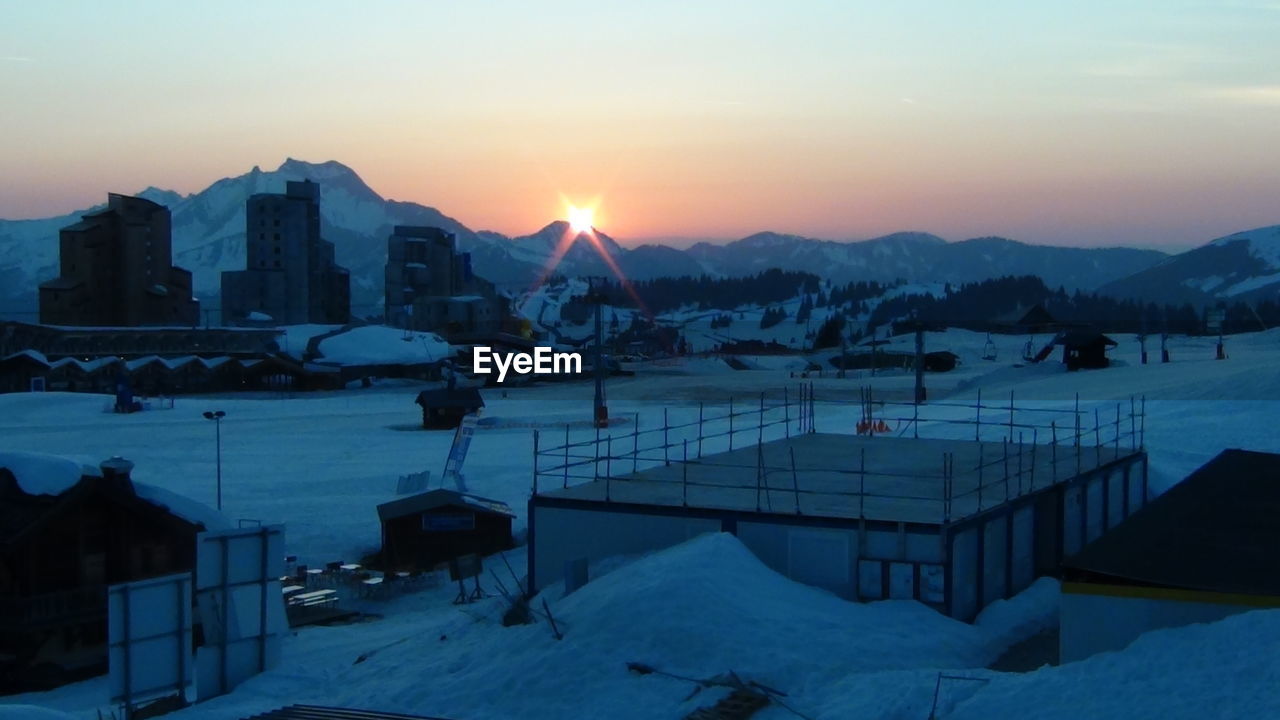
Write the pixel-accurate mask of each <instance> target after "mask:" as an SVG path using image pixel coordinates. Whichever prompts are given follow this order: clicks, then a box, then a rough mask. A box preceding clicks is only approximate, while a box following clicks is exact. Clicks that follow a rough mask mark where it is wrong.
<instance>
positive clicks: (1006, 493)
mask: <svg viewBox="0 0 1280 720" xmlns="http://www.w3.org/2000/svg"><path fill="white" fill-rule="evenodd" d="M1009 442H1010V441H1009V440H1008V439H1007V438H1006V439H1005V441H1004V499H1005V501H1006V502H1007V501H1008V500H1009Z"/></svg>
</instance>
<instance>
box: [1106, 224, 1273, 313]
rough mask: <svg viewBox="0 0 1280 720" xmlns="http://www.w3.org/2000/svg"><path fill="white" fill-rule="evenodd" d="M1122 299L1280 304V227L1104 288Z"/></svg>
mask: <svg viewBox="0 0 1280 720" xmlns="http://www.w3.org/2000/svg"><path fill="white" fill-rule="evenodd" d="M1102 292H1105V293H1107V294H1110V295H1114V296H1116V297H1132V298H1139V299H1141V300H1144V301H1148V302H1158V303H1181V302H1190V303H1192V304H1195V305H1200V304H1203V303H1206V302H1209V301H1212V300H1219V299H1225V300H1231V301H1235V300H1241V301H1246V302H1256V301H1259V300H1262V299H1270V300H1276V299H1277V298H1280V225H1272V226H1269V227H1261V228H1256V229H1253V230H1247V231H1244V232H1238V233H1235V234H1232V235H1227V236H1226V237H1221V238H1218V239H1217V240H1214V241H1212V242H1210V243H1208V244H1207V245H1203V246H1201V247H1198V248H1195V249H1193V250H1189V251H1187V252H1185V253H1182V254H1180V255H1175V256H1174V257H1171V258H1169V259H1167V260H1165V261H1164V262H1162V263H1160V264H1158V265H1155V266H1154V267H1151V268H1147V269H1146V270H1143V271H1141V272H1137V273H1134V274H1133V275H1130V276H1128V277H1125V278H1122V279H1120V280H1117V281H1115V282H1112V283H1109V284H1107V285H1105V286H1104V287H1103V288H1102Z"/></svg>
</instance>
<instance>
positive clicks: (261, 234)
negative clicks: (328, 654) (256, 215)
mask: <svg viewBox="0 0 1280 720" xmlns="http://www.w3.org/2000/svg"><path fill="white" fill-rule="evenodd" d="M258 239H259V240H266V239H267V234H266V233H258Z"/></svg>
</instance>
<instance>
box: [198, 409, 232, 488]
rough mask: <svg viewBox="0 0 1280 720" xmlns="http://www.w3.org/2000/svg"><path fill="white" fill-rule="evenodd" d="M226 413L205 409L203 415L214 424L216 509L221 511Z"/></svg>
mask: <svg viewBox="0 0 1280 720" xmlns="http://www.w3.org/2000/svg"><path fill="white" fill-rule="evenodd" d="M226 416H227V414H226V413H225V412H223V411H221V410H206V411H205V413H204V417H205V419H206V420H212V421H213V424H214V428H215V430H214V437H215V438H216V440H215V442H216V446H215V447H216V448H217V463H218V465H217V467H218V471H217V472H218V511H219V512H221V511H222V418H224V417H226Z"/></svg>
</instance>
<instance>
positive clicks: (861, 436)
mask: <svg viewBox="0 0 1280 720" xmlns="http://www.w3.org/2000/svg"><path fill="white" fill-rule="evenodd" d="M796 400H797V398H796V397H795V395H794V394H791V395H790V396H784V399H783V400H782V401H781V402H773V403H769V402H767V401H766V398H765V397H764V396H761V397H760V398H759V401H758V402H753V403H750V404H749V405H747V406H746V407H743V406H742V405H741V404H739V405H737V408H736V409H735V407H734V405H733V404H732V403H731V404H730V406H729V409H728V411H727V412H721V413H720V414H718V415H716V416H715V417H712V416H711V415H712V413H704V412H703V411H701V410H700V411H699V418H698V419H697V420H694V421H691V422H687V423H683V424H669V423H668V422H666V420H665V417H666V415H665V413H664V420H663V422H662V425H661V427H656V428H652V429H646V430H641V429H640V428H639V425H638V424H637V426H636V427H634V428H633V429H632V430H631V432H630V433H628V434H625V435H613V436H610V435H607V434H599V433H598V434H597V435H596V436H595V437H593V438H588V439H586V440H574V439H573V438H572V437H571V436H570V433H569V432H568V430H567V429H566V431H565V433H564V434H563V435H562V436H557V439H558V440H560V441H561V442H557V443H548V442H546V439H547V438H548V436H549V434H552V433H549V432H548V431H543V432H542V433H541V434H540V435H535V442H534V445H535V450H534V454H535V458H534V459H535V463H534V488H533V494H532V496H531V497H530V500H529V512H528V518H529V537H530V540H529V544H528V552H529V575H530V578H531V582H532V584H533V587H534V588H535V589H541V588H544V587H546V586H548V585H550V584H553V583H556V582H559V581H561V580H562V579H564V578H565V577H566V571H567V569H568V568H569V567H572V566H575V565H576V566H578V567H580V566H581V562H582V561H583V560H584V559H585V560H586V561H587V562H589V563H590V562H594V561H596V560H600V559H602V558H606V557H610V556H615V555H629V554H636V553H643V552H648V551H651V550H655V549H659V548H662V547H666V546H670V545H675V544H677V543H680V542H683V541H684V540H686V539H689V538H691V537H694V536H696V535H699V534H701V533H706V532H729V533H732V534H734V535H736V536H737V538H738V539H739V540H740V541H741V542H742V543H743V544H744V545H746V546H747V547H748V548H750V549H751V550H752V552H754V553H755V554H756V555H757V556H758V557H759V558H760V559H761V561H763V562H764V563H765V564H766V565H768V566H769V567H771V568H773V569H774V570H776V571H777V572H779V573H781V574H783V575H785V576H787V577H789V578H791V579H793V580H796V581H798V582H803V583H807V584H810V585H814V586H818V587H822V588H826V589H828V590H830V591H831V592H833V593H835V594H837V595H839V596H841V597H844V598H847V599H850V600H880V599H889V598H900V599H916V600H919V601H920V602H923V603H925V604H928V605H930V606H931V607H934V608H935V609H937V610H939V611H940V612H943V613H945V614H947V615H949V616H951V617H955V618H958V619H961V620H966V621H967V620H972V619H973V618H974V617H975V616H976V615H977V613H978V612H979V611H980V610H981V609H982V608H983V607H985V606H987V605H988V604H990V603H991V602H993V601H995V600H998V599H1001V598H1008V597H1010V596H1012V595H1014V594H1016V593H1017V592H1019V591H1020V590H1022V589H1024V588H1026V587H1027V586H1028V585H1030V584H1031V583H1032V581H1034V580H1035V579H1036V578H1037V577H1039V576H1042V575H1050V574H1052V575H1057V574H1058V573H1059V568H1060V565H1061V561H1062V559H1063V557H1065V556H1070V555H1073V554H1075V553H1077V552H1079V551H1080V550H1081V549H1083V548H1084V546H1085V545H1086V544H1088V543H1089V542H1090V541H1092V540H1094V539H1095V538H1097V537H1099V536H1101V535H1102V534H1103V533H1104V532H1106V531H1107V530H1108V529H1110V528H1112V527H1114V526H1116V525H1118V524H1119V523H1120V522H1121V521H1123V520H1124V519H1125V518H1126V517H1128V516H1129V515H1130V514H1131V513H1133V512H1136V511H1137V510H1138V509H1139V508H1141V507H1142V506H1143V505H1144V504H1145V503H1146V497H1147V456H1146V453H1145V451H1144V450H1143V443H1142V439H1143V432H1144V428H1143V419H1144V416H1145V413H1144V412H1143V410H1142V405H1141V403H1140V402H1138V401H1133V400H1131V401H1129V402H1126V403H1123V404H1122V405H1119V406H1116V405H1113V406H1109V407H1108V408H1106V411H1105V412H1104V410H1103V409H1101V408H1090V409H1088V410H1084V409H1081V408H1080V407H1079V402H1078V401H1077V402H1076V403H1075V406H1074V407H1066V408H1061V407H1060V408H1056V409H1043V408H1038V409H1036V408H1017V407H1014V405H1013V402H1012V398H1010V401H1009V403H1008V404H1007V405H996V404H987V405H984V404H983V402H982V400H981V398H979V399H978V401H977V402H976V403H971V404H967V405H964V404H958V403H951V404H948V403H934V404H930V405H918V406H917V405H911V404H908V403H892V402H886V401H880V400H876V399H874V398H872V396H871V394H870V392H869V391H865V392H864V398H863V402H862V420H861V421H860V422H859V423H858V424H857V427H856V429H855V428H835V427H832V428H823V430H827V431H826V432H820V431H819V429H818V428H817V427H815V422H814V413H813V404H814V403H813V391H812V389H811V388H802V393H801V395H800V397H799V398H798V402H797V401H796ZM926 413H927V414H928V415H929V417H926ZM926 430H927V431H928V434H930V435H933V437H922V436H923V435H925V434H926Z"/></svg>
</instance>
